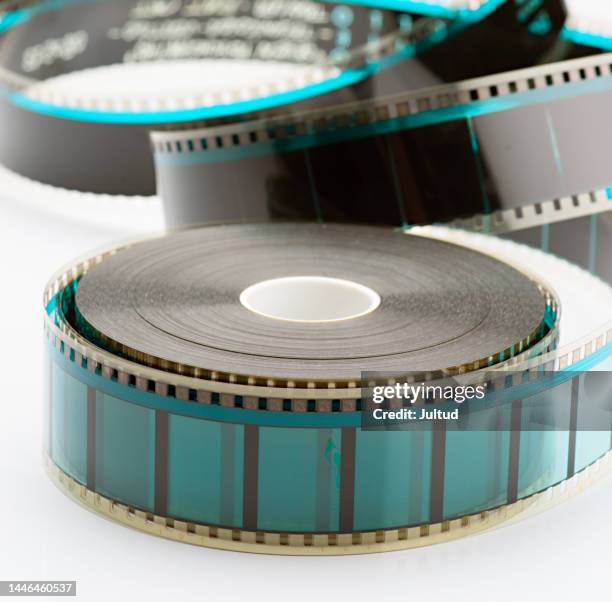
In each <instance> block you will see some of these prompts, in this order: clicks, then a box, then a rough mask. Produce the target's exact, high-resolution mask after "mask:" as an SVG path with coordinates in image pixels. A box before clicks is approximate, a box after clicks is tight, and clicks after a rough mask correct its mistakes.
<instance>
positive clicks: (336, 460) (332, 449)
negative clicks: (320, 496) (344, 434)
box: [325, 437, 342, 488]
mask: <svg viewBox="0 0 612 602" xmlns="http://www.w3.org/2000/svg"><path fill="white" fill-rule="evenodd" d="M325 458H326V460H327V461H328V462H329V464H330V465H331V466H332V467H333V468H335V469H336V487H338V488H340V463H341V460H342V458H341V456H340V450H339V449H338V446H337V445H336V442H335V441H334V439H333V437H329V438H328V439H327V443H326V445H325Z"/></svg>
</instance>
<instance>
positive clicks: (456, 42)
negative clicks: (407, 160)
mask: <svg viewBox="0 0 612 602" xmlns="http://www.w3.org/2000/svg"><path fill="white" fill-rule="evenodd" d="M375 4H376V6H375V7H372V6H369V5H368V3H361V2H360V3H357V5H356V6H353V5H350V4H336V3H328V2H307V3H304V2H289V3H284V4H283V5H280V6H282V7H283V8H282V9H279V5H278V4H275V3H270V2H267V3H266V2H263V1H261V0H260V1H253V2H247V3H244V2H242V3H236V2H229V3H212V4H211V3H201V2H194V1H192V0H191V1H187V0H184V1H182V2H171V3H165V4H163V5H162V4H160V3H142V2H136V1H135V0H134V1H130V2H127V3H126V2H123V1H121V2H119V1H117V0H105V1H102V0H83V1H81V2H69V3H65V2H59V3H58V2H51V1H49V2H31V3H24V4H23V6H22V5H21V3H18V5H17V6H18V8H16V9H15V10H11V11H7V12H6V13H5V14H4V15H3V18H2V22H0V30H1V31H2V32H3V36H2V47H3V50H4V52H3V57H4V62H3V64H2V69H3V71H2V82H3V86H4V94H3V95H2V97H1V99H0V101H1V102H0V111H1V113H2V119H3V123H5V124H6V128H7V133H6V136H5V137H4V138H3V139H4V140H8V141H11V142H10V144H9V143H6V144H3V145H2V146H1V147H0V160H2V162H3V163H4V164H5V165H6V166H8V167H9V168H11V169H12V170H14V171H16V172H18V173H20V174H22V175H25V176H27V177H29V178H31V179H34V180H38V181H41V182H44V183H48V184H52V185H55V186H59V187H63V188H69V189H76V190H81V191H89V192H96V193H109V194H128V195H131V194H137V195H150V194H153V193H154V191H155V179H154V173H153V166H152V161H151V156H150V150H149V146H148V144H149V143H148V138H147V132H148V130H149V128H150V126H151V125H152V124H157V125H169V124H172V123H177V122H185V121H193V120H198V119H217V118H222V117H227V116H235V117H240V116H242V115H247V114H253V113H258V112H260V111H262V110H270V109H272V108H274V107H279V106H284V107H287V106H291V107H292V110H296V109H298V108H299V107H307V106H309V102H310V104H312V103H315V104H320V103H324V104H329V103H336V102H339V101H341V100H343V99H344V100H350V99H353V98H361V97H371V96H377V95H379V94H381V93H384V92H385V91H387V90H392V89H393V86H398V85H400V86H401V87H402V89H405V88H407V87H411V88H414V87H419V86H421V85H423V79H422V78H423V69H422V68H421V67H420V59H414V58H413V57H414V56H415V55H419V57H421V56H425V55H427V58H426V59H423V60H425V62H426V63H427V69H430V70H431V71H432V72H433V73H434V74H436V73H437V75H436V77H439V78H440V79H442V80H443V81H447V80H448V79H449V78H453V77H456V76H462V73H463V72H461V71H457V70H458V69H459V68H460V66H461V65H462V67H461V68H463V69H465V68H467V66H469V69H473V70H475V74H478V75H481V74H484V73H491V72H494V71H498V70H502V69H506V68H511V67H520V66H526V65H531V64H533V63H534V62H537V61H538V60H540V58H541V57H542V55H543V54H545V52H546V51H547V50H548V49H549V48H550V46H551V45H552V44H553V43H554V41H555V39H556V34H557V33H558V31H559V30H560V28H561V27H562V25H563V21H564V18H565V11H564V9H563V7H562V4H561V3H560V2H559V1H558V0H546V2H544V3H543V4H538V6H537V7H535V8H534V7H531V8H529V7H517V6H515V5H514V3H510V2H498V1H497V0H491V1H490V2H483V3H477V4H476V5H475V9H474V10H462V11H459V12H453V11H448V10H445V11H443V14H439V15H437V16H432V15H427V14H426V15H420V14H417V13H414V12H410V11H409V12H407V13H404V12H402V11H401V6H402V3H396V2H393V3H391V4H390V8H386V5H385V3H382V4H381V3H375ZM428 4H429V5H430V6H431V4H432V3H418V2H417V3H412V2H410V3H407V6H409V7H410V8H411V9H412V8H418V7H419V6H421V7H425V9H426V8H427V5H428ZM424 12H426V13H427V12H429V13H431V10H429V11H428V10H425V11H424ZM543 25H545V27H542V26H543ZM492 32H498V33H499V32H503V33H504V34H505V35H507V36H508V37H511V38H512V43H513V51H512V52H511V53H503V54H496V53H492V52H489V51H488V48H489V47H490V46H491V44H492V43H493V39H494V36H493V35H492ZM298 34H299V35H298ZM302 38H303V39H302ZM296 39H297V40H298V41H297V42H296ZM497 41H498V38H495V43H497ZM447 43H452V44H453V47H452V54H453V57H454V62H453V68H452V69H450V68H449V64H448V61H447V60H446V59H445V58H444V55H441V54H439V53H438V52H437V47H438V46H440V45H446V44H447ZM462 56H463V57H464V59H465V60H463V59H462V58H461V57H462ZM476 57H478V60H475V58H476ZM494 57H497V58H496V59H494ZM162 59H164V60H168V59H170V60H177V59H185V60H188V61H192V60H196V59H197V60H198V61H201V60H204V59H205V60H208V59H214V60H227V59H231V60H234V61H236V60H242V61H249V60H254V59H256V60H258V61H262V60H263V61H264V63H265V62H266V61H268V62H269V61H270V59H274V60H276V62H278V60H279V59H283V61H284V63H286V64H285V72H286V73H285V75H283V76H282V77H281V78H279V77H276V78H275V81H274V83H273V84H271V89H261V86H260V85H259V83H258V82H257V81H256V80H255V81H251V83H250V84H245V82H244V81H243V80H244V79H248V78H237V79H240V81H241V85H240V87H239V88H237V89H236V88H235V86H234V87H232V86H229V84H228V86H229V87H224V86H221V87H220V88H218V89H216V90H213V91H212V92H211V91H208V92H207V91H206V90H204V91H202V87H201V86H198V85H196V86H193V85H192V87H191V88H190V91H189V92H188V93H185V94H183V95H180V94H178V96H179V97H178V98H177V97H175V96H173V97H171V98H170V99H166V100H165V101H164V103H165V104H164V103H162V104H161V105H160V104H156V103H155V102H154V101H153V100H152V99H148V98H147V97H146V96H144V97H142V94H140V97H141V99H140V100H138V99H134V98H125V97H124V96H123V95H122V94H121V93H120V92H119V93H118V94H117V95H115V96H113V95H111V96H110V97H108V98H107V97H106V96H105V94H106V92H105V90H104V89H103V90H102V91H101V92H100V95H98V96H96V95H94V96H92V97H91V98H90V97H87V96H86V95H85V94H84V93H83V92H82V91H81V90H82V89H83V88H84V87H82V88H78V89H77V92H75V89H74V86H73V87H70V86H65V85H63V84H62V82H63V83H64V84H65V83H66V82H68V83H69V82H70V81H71V80H70V76H71V74H74V73H76V74H77V75H78V73H79V71H85V70H91V69H95V68H96V67H101V66H108V65H110V64H114V63H117V62H121V61H128V62H151V61H153V62H154V61H157V60H162ZM196 64H200V63H197V61H196ZM287 65H289V66H291V65H293V67H294V68H293V69H290V68H289V69H288V68H287ZM179 67H180V65H179V66H176V65H175V69H174V71H175V72H176V73H177V74H178V73H179V72H180V68H179ZM216 73H217V75H216V76H215V77H217V78H218V77H219V73H220V70H217V72H216ZM116 75H119V71H117V72H116ZM277 75H278V74H277ZM374 76H375V77H374ZM177 77H178V75H177ZM431 77H432V76H431V75H427V78H428V81H429V80H430V79H431ZM279 79H282V80H283V81H282V83H279V82H278V80H279ZM109 87H112V86H109ZM245 88H246V89H245ZM264 88H265V86H264ZM153 91H154V88H152V90H151V93H153ZM132 96H133V95H132ZM308 99H311V100H310V101H309V100H308ZM168 105H170V106H168ZM31 140H36V144H29V143H28V144H26V143H25V142H24V143H23V144H17V143H16V141H31ZM58 140H61V141H62V152H61V153H58V152H57V144H58ZM118 149H121V152H118ZM126 156H129V157H130V161H129V163H128V162H126V161H125V160H124V159H125V157H126ZM75 164H78V165H79V169H78V170H75V169H74V165H75Z"/></svg>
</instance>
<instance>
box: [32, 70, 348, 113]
mask: <svg viewBox="0 0 612 602" xmlns="http://www.w3.org/2000/svg"><path fill="white" fill-rule="evenodd" d="M171 65H172V66H171V69H172V75H171V76H170V77H168V62H167V61H159V62H158V61H154V62H150V63H148V62H147V63H129V64H116V65H108V66H103V67H96V68H92V69H83V70H82V71H75V72H72V73H67V74H65V75H60V76H58V77H54V78H50V79H48V80H46V81H44V82H40V83H37V84H34V85H33V86H31V87H29V88H28V89H27V90H26V93H27V95H28V96H29V97H30V98H33V99H36V100H40V101H43V102H48V103H51V104H55V105H59V106H67V107H79V108H90V109H102V110H103V109H109V110H122V111H140V110H149V111H151V110H153V111H155V110H162V109H178V108H183V109H188V108H193V107H201V106H209V105H215V104H219V103H228V102H233V101H236V100H248V99H252V98H258V97H261V96H268V95H270V94H274V93H278V92H285V91H287V90H292V89H296V88H302V87H304V86H307V85H309V84H313V83H316V82H318V81H321V80H324V79H327V78H330V77H334V76H336V75H337V74H338V70H337V69H335V68H333V67H318V66H310V65H298V64H291V63H282V62H274V61H257V60H252V61H241V60H222V59H218V60H215V59H206V60H204V59H203V60H173V61H172V63H171Z"/></svg>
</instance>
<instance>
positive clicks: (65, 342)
mask: <svg viewBox="0 0 612 602" xmlns="http://www.w3.org/2000/svg"><path fill="white" fill-rule="evenodd" d="M99 260H101V261H104V258H103V257H101V258H99V259H97V260H96V261H99ZM94 264H95V262H84V263H83V264H81V265H80V266H77V267H75V268H74V269H71V270H69V271H67V272H64V273H62V274H60V275H58V277H57V279H56V280H55V281H54V282H53V283H52V284H51V285H50V287H49V289H48V293H47V297H46V308H47V311H46V319H47V337H48V348H47V349H48V361H47V364H48V377H47V382H48V396H47V402H46V406H45V411H46V425H47V426H46V428H45V451H46V453H47V455H48V456H49V458H50V459H51V462H52V466H51V471H52V473H53V471H56V472H55V473H53V474H55V475H56V477H57V479H58V480H59V482H60V483H62V482H63V483H64V484H65V483H72V485H70V487H72V488H73V490H74V491H75V492H77V493H75V495H76V496H77V498H80V499H81V501H83V500H87V499H90V498H91V500H92V503H91V506H92V507H94V509H95V504H96V502H94V501H93V500H96V499H97V500H98V502H97V503H98V506H99V507H98V510H100V511H101V508H102V506H101V504H107V503H108V504H110V506H109V508H111V510H109V512H110V513H111V515H112V512H116V513H122V512H124V510H123V509H125V513H126V517H127V519H126V520H129V521H132V523H133V524H134V525H136V524H138V525H140V528H143V529H144V530H147V529H148V527H147V524H153V525H154V524H158V525H163V529H161V530H160V531H159V532H158V534H162V535H166V536H173V535H172V534H173V533H175V532H177V531H176V530H177V529H178V532H180V533H186V534H187V535H185V537H186V538H187V539H186V540H189V541H191V540H192V539H193V540H194V542H198V541H196V540H197V538H195V536H196V535H198V534H201V533H204V532H205V533H206V534H207V536H206V537H212V538H213V539H214V540H215V541H216V543H214V542H213V544H211V542H210V541H209V540H208V539H205V540H200V541H199V542H200V543H206V545H209V544H210V545H218V546H220V547H228V548H230V549H233V547H234V546H235V548H236V549H249V550H252V551H262V552H266V551H281V552H282V551H285V552H289V550H291V551H292V552H293V553H307V552H306V551H305V548H308V547H313V548H317V549H318V548H319V547H320V548H321V550H317V551H318V553H333V551H334V550H336V551H337V552H344V551H347V550H345V549H344V548H342V549H341V550H339V549H338V548H337V546H338V545H339V542H344V544H342V545H347V546H348V547H349V548H351V546H355V547H354V551H364V550H363V549H362V548H361V547H360V546H362V545H363V544H364V543H367V542H369V543H368V545H370V546H371V549H370V551H374V550H376V549H381V550H382V549H389V548H387V547H386V545H387V544H388V543H389V541H391V540H393V541H395V540H396V539H397V541H399V542H404V544H399V543H398V546H399V547H401V545H409V543H413V540H412V539H411V536H410V537H409V534H410V533H413V532H414V530H416V532H417V533H418V534H419V535H418V541H420V542H421V543H426V542H427V541H429V539H428V538H429V537H430V536H431V535H432V534H434V533H440V532H443V533H445V532H447V531H448V532H449V533H450V532H451V531H452V529H451V525H457V526H458V527H457V528H459V527H461V525H463V527H461V528H459V531H461V529H462V528H464V527H466V528H467V526H469V525H473V521H474V520H475V519H474V516H476V515H481V514H483V513H484V514H487V513H500V512H501V513H502V514H503V513H506V514H508V513H510V514H511V513H512V512H515V511H518V510H517V508H519V507H522V506H520V504H521V503H523V504H529V503H530V502H529V500H533V499H535V498H537V496H539V495H540V494H541V492H544V491H547V490H551V488H556V487H561V486H563V487H567V485H563V484H564V483H571V482H573V481H574V480H575V478H574V477H576V478H582V477H581V476H580V475H583V474H587V473H588V472H589V471H591V470H592V468H593V467H594V466H599V464H598V462H600V461H601V459H602V458H605V457H607V453H608V451H609V450H610V447H611V438H610V423H609V422H610V413H609V408H606V405H605V404H606V400H608V401H609V397H608V393H609V386H608V385H609V373H610V372H609V371H610V368H612V364H611V361H610V360H611V358H612V326H610V325H608V326H607V327H605V326H604V327H603V328H601V329H600V330H599V331H598V332H596V333H594V334H593V335H590V336H589V337H587V338H585V339H584V340H582V341H578V342H577V343H576V344H574V345H571V346H569V347H564V348H563V349H559V350H555V349H554V341H552V340H551V341H549V346H548V347H546V348H540V349H539V350H538V351H537V352H535V353H530V354H527V355H524V356H523V357H521V358H520V359H519V360H518V361H517V362H515V363H514V364H512V365H511V366H510V367H507V368H505V370H506V371H504V370H501V371H499V374H500V376H502V377H503V378H502V380H501V381H500V382H501V385H500V387H499V388H498V389H497V390H496V391H494V392H493V393H491V395H490V396H489V397H488V398H487V399H486V401H485V402H483V404H482V406H481V407H479V408H478V410H475V411H474V412H473V413H470V414H469V415H467V416H466V419H465V421H464V423H463V424H464V428H462V427H461V425H460V426H459V427H458V428H456V429H451V428H447V427H446V426H445V425H444V423H438V422H433V423H430V424H428V425H427V426H425V427H423V428H421V429H418V430H399V431H383V432H379V431H371V430H368V429H366V428H363V423H362V420H363V413H364V410H365V406H363V405H361V402H362V401H363V400H362V399H361V398H360V394H361V393H360V391H359V389H356V390H336V391H334V396H336V395H337V399H331V398H330V391H329V390H325V389H323V390H314V389H313V390H305V389H301V390H300V389H293V390H291V389H285V390H284V391H281V390H273V389H270V388H269V387H249V386H248V385H242V386H241V385H237V384H232V383H222V382H212V381H208V382H206V381H203V380H201V379H197V378H192V377H185V376H182V377H181V376H178V375H173V374H171V373H167V372H163V371H159V370H153V369H148V368H146V367H143V366H142V365H138V364H133V363H131V362H127V361H125V360H122V359H121V358H118V357H116V356H113V355H112V354H110V353H108V352H106V351H103V350H102V349H100V348H97V347H94V346H92V345H91V344H90V343H88V342H87V341H86V340H85V339H84V338H82V337H81V336H80V335H79V334H78V332H75V331H73V330H72V328H71V326H70V324H69V323H68V321H69V320H73V319H74V318H73V317H71V315H72V313H71V312H72V311H73V309H72V308H71V303H72V299H73V298H74V297H73V292H74V290H75V288H76V286H77V285H78V278H79V277H80V274H81V273H82V272H83V270H86V269H89V268H90V267H91V266H92V265H94ZM66 293H67V294H66ZM551 311H554V308H551ZM549 319H550V320H552V321H553V322H554V321H555V320H556V317H555V315H554V314H551V315H550V316H549ZM551 323H552V322H551ZM504 374H505V375H507V376H504ZM593 374H595V375H598V374H599V375H603V376H602V377H601V378H603V381H601V380H598V379H597V378H595V379H594V377H593V376H592V375H593ZM517 375H520V378H518V379H517V378H516V377H517ZM538 375H539V376H538ZM606 379H607V380H606ZM602 383H603V384H602ZM606 383H608V384H606ZM602 403H603V411H601V412H600V413H598V414H597V418H596V420H594V419H593V418H592V416H591V415H590V414H589V412H590V410H591V409H592V407H593V405H595V406H599V405H601V404H602ZM598 420H599V421H600V422H598ZM606 420H607V421H608V422H606ZM474 421H476V422H477V423H478V424H480V425H481V426H479V427H474V426H473V422H474ZM551 425H552V426H551ZM57 471H59V472H57ZM62 479H64V480H63V481H62ZM65 479H69V480H68V481H66V480H65ZM78 492H80V493H78ZM96 496H97V497H96ZM100 500H102V501H100ZM517 504H519V506H516V505H517ZM112 508H115V510H112ZM118 508H120V510H119V509H118ZM111 517H112V516H111ZM130 517H131V518H130ZM139 517H142V521H143V522H142V524H140V523H139V522H137V521H139V520H140V519H139ZM115 518H117V515H116V516H115ZM147 521H148V523H147ZM126 524H129V523H126ZM453 529H454V528H453ZM156 532H157V531H156ZM227 532H229V535H228V540H227V541H226V540H223V541H219V537H221V535H220V534H223V533H227ZM453 532H454V531H453ZM466 532H469V530H468V531H466ZM370 533H375V535H374V536H373V537H374V541H371V542H370V540H369V538H370V537H371V535H369V534H370ZM189 534H191V535H193V536H194V538H195V539H194V538H191V539H190V537H191V535H189ZM181 537H182V536H181ZM223 537H225V536H223ZM434 541H435V539H434ZM270 542H279V545H281V546H285V547H284V548H281V549H280V550H276V549H275V548H274V546H273V545H271V543H270ZM243 544H244V545H243ZM269 544H270V545H269ZM376 544H380V545H376ZM241 546H243V547H241ZM323 550H325V551H323ZM313 553H315V552H313Z"/></svg>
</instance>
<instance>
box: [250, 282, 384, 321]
mask: <svg viewBox="0 0 612 602" xmlns="http://www.w3.org/2000/svg"><path fill="white" fill-rule="evenodd" d="M240 303H242V305H244V306H245V307H246V308H247V309H249V310H251V311H252V312H254V313H256V314H260V315H262V316H266V317H268V318H275V319H278V320H286V321H289V322H339V321H341V320H350V319H353V318H359V317H360V316H365V315H366V314H369V313H370V312H372V311H374V310H375V309H376V308H377V307H378V306H379V305H380V296H379V294H378V293H377V292H375V291H373V290H372V289H371V288H369V287H367V286H364V285H363V284H359V283H357V282H351V281H350V280H342V279H340V278H327V277H325V276H288V277H286V278H274V279H273V280H264V281H263V282H257V283H256V284H253V285H252V286H249V287H248V288H246V289H244V290H243V291H242V293H241V295H240Z"/></svg>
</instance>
